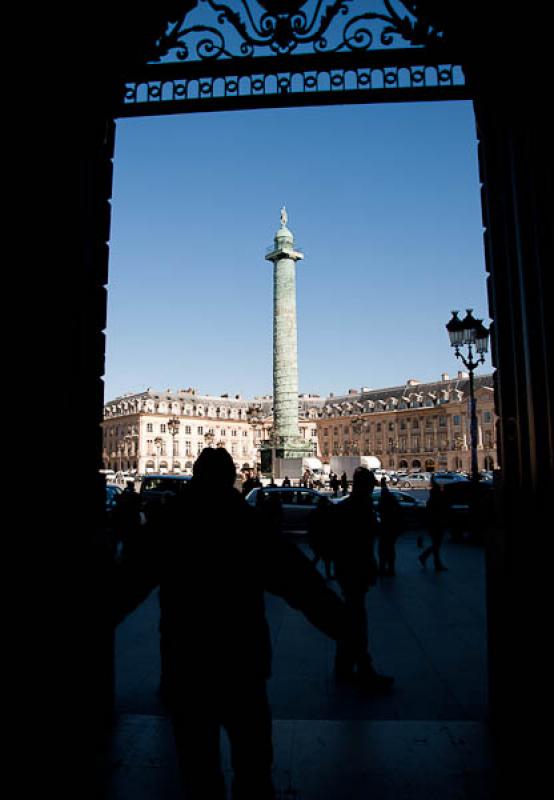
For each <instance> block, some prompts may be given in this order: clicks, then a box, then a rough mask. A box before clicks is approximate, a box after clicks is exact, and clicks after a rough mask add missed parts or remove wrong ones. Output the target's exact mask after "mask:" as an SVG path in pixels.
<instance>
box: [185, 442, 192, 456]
mask: <svg viewBox="0 0 554 800" xmlns="http://www.w3.org/2000/svg"><path fill="white" fill-rule="evenodd" d="M185 455H187V456H191V455H192V447H191V443H190V442H189V441H186V442H185Z"/></svg>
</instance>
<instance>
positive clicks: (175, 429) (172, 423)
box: [167, 417, 181, 472]
mask: <svg viewBox="0 0 554 800" xmlns="http://www.w3.org/2000/svg"><path fill="white" fill-rule="evenodd" d="M180 424H181V421H180V420H178V419H177V418H176V417H173V418H172V419H170V420H168V422H167V430H168V431H169V433H170V434H171V471H172V472H175V437H176V436H177V434H178V433H179V426H180Z"/></svg>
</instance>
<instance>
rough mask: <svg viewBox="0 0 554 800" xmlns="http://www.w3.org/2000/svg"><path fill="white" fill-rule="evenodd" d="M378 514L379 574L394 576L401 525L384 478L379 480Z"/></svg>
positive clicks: (394, 501)
mask: <svg viewBox="0 0 554 800" xmlns="http://www.w3.org/2000/svg"><path fill="white" fill-rule="evenodd" d="M379 512H380V515H381V525H380V529H379V574H380V575H387V576H393V575H395V574H396V570H395V567H396V540H397V538H398V536H399V534H400V532H401V524H400V512H399V508H398V503H397V501H396V500H395V498H394V495H393V494H392V493H391V491H390V489H389V488H388V486H387V481H386V479H385V478H381V497H380V499H379Z"/></svg>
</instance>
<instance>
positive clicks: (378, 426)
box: [376, 422, 381, 433]
mask: <svg viewBox="0 0 554 800" xmlns="http://www.w3.org/2000/svg"><path fill="white" fill-rule="evenodd" d="M376 430H377V433H380V432H381V423H380V422H378V423H377V426H376Z"/></svg>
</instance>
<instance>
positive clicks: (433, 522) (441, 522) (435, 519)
mask: <svg viewBox="0 0 554 800" xmlns="http://www.w3.org/2000/svg"><path fill="white" fill-rule="evenodd" d="M447 511H448V505H447V502H446V495H445V491H444V484H441V483H436V482H434V481H432V482H431V491H430V492H429V499H428V501H427V525H428V528H429V535H430V536H431V544H430V546H429V547H427V548H426V549H425V550H424V551H423V552H422V553H421V554H420V555H419V556H418V558H419V562H420V564H421V566H422V567H425V565H426V562H427V559H428V558H429V556H430V555H432V556H433V562H434V565H435V570H436V571H437V572H442V571H443V570H447V569H448V567H445V565H444V564H443V563H442V560H441V554H440V550H441V545H442V540H443V538H444V530H445V526H446V515H447Z"/></svg>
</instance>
